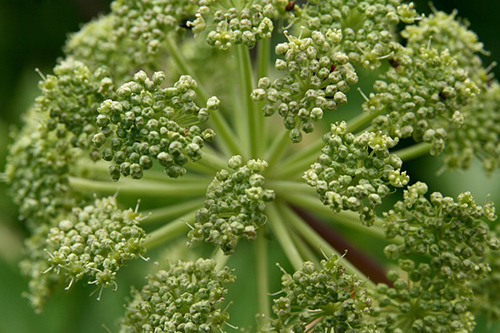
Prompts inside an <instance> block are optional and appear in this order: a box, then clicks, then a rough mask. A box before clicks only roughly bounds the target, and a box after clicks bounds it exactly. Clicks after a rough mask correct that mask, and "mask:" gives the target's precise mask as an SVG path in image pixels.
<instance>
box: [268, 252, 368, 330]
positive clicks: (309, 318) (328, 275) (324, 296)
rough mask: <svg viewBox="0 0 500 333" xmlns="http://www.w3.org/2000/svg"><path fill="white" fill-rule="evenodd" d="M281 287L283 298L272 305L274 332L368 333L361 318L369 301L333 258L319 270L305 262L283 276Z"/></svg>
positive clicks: (349, 275) (354, 277)
mask: <svg viewBox="0 0 500 333" xmlns="http://www.w3.org/2000/svg"><path fill="white" fill-rule="evenodd" d="M281 284H282V286H283V291H282V292H283V293H284V294H285V296H282V297H279V298H277V299H275V300H274V305H273V312H274V313H275V314H276V316H277V319H275V320H274V321H273V328H274V329H275V331H276V332H330V331H331V330H332V331H333V330H334V331H335V332H351V331H357V330H359V332H369V331H368V330H367V326H366V322H365V320H364V319H363V317H364V316H365V315H367V314H369V313H370V312H371V299H370V298H369V297H368V295H367V293H366V290H365V289H364V288H363V287H362V285H363V282H362V281H361V280H359V279H358V278H357V277H356V276H355V275H352V274H349V273H346V271H345V268H344V267H343V266H342V265H341V263H340V259H339V258H338V257H337V256H335V255H334V256H331V257H330V258H328V259H325V260H322V261H321V268H320V269H318V268H317V267H316V266H315V265H314V264H313V263H312V262H310V261H307V262H305V263H304V264H303V266H302V268H301V269H300V270H298V271H296V272H295V273H293V274H288V273H285V274H284V275H283V276H282V278H281ZM296 308H297V309H300V310H299V312H296V311H295V309H296Z"/></svg>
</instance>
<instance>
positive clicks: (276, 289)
mask: <svg viewBox="0 0 500 333" xmlns="http://www.w3.org/2000/svg"><path fill="white" fill-rule="evenodd" d="M64 51H65V57H64V58H62V59H60V60H59V61H58V63H57V65H56V67H55V68H54V70H53V72H52V73H43V74H42V73H41V76H42V78H41V80H40V84H39V86H40V96H39V97H38V98H37V99H36V100H35V101H34V103H33V106H32V107H31V109H30V110H29V111H28V113H27V114H26V117H25V123H24V127H23V128H22V129H20V130H19V131H18V133H17V136H16V139H15V141H14V143H13V144H12V145H11V148H10V154H9V157H8V164H7V168H6V171H5V179H6V180H7V182H8V183H9V185H10V188H11V193H12V196H13V198H14V201H15V202H16V204H18V205H19V216H20V219H21V220H22V221H23V222H24V223H25V224H26V226H27V228H28V229H29V231H30V236H29V238H28V239H26V241H25V249H26V251H25V258H24V259H23V261H22V262H21V270H22V272H23V273H24V274H25V276H26V277H27V278H28V280H29V289H28V290H27V292H26V295H27V298H28V299H29V301H30V303H31V304H32V306H33V308H34V309H35V310H36V311H42V310H43V307H44V304H45V303H46V302H47V301H49V298H50V297H51V295H53V294H54V293H55V292H56V291H57V290H60V289H65V290H66V291H67V292H71V289H72V288H73V286H74V285H75V284H79V283H83V284H89V285H92V286H93V287H92V289H89V290H90V292H92V293H94V292H95V293H96V295H97V296H96V298H97V299H101V298H102V297H112V292H111V290H114V289H116V288H118V287H120V288H130V287H131V286H121V285H120V286H119V285H118V284H117V275H119V274H121V272H120V270H121V268H123V267H124V266H125V265H129V266H132V267H131V268H132V269H133V266H134V260H146V261H147V260H150V259H151V260H150V262H151V264H150V266H151V270H150V271H149V272H144V276H145V278H146V276H147V278H146V280H145V281H144V285H143V286H134V287H133V288H132V292H131V297H130V299H129V300H128V301H127V304H126V305H125V311H124V315H123V317H122V318H121V319H119V320H118V319H117V323H118V325H119V327H115V330H120V331H122V332H220V331H222V332H225V331H233V330H237V329H238V327H240V328H242V329H243V328H245V329H247V330H250V331H259V332H471V331H473V330H474V326H475V321H476V317H477V316H478V315H485V316H488V318H489V320H491V321H495V320H498V319H500V296H499V294H498V293H497V292H496V291H497V290H499V288H500V279H499V277H498V274H499V271H498V270H499V268H500V263H499V261H498V256H499V253H498V250H499V249H500V241H499V238H498V237H499V235H498V230H499V228H498V227H497V226H496V224H494V222H493V221H495V219H496V216H495V209H494V204H493V203H492V202H484V203H482V204H480V203H476V201H475V199H474V198H473V196H472V194H471V193H470V192H468V191H467V189H463V193H462V194H460V195H458V196H457V197H456V198H452V197H448V196H446V195H445V194H442V193H439V192H433V193H429V190H428V186H427V185H426V184H425V183H424V181H423V180H421V179H410V176H411V175H409V174H408V172H407V171H406V170H407V167H406V166H407V165H408V164H409V163H412V162H411V161H412V159H414V158H416V157H419V156H424V155H429V154H430V155H432V156H435V158H436V159H439V160H440V161H441V162H440V163H442V165H443V170H445V171H446V170H451V169H466V168H468V167H470V165H471V161H472V160H473V159H478V160H479V161H480V162H481V163H482V165H483V167H484V171H485V172H486V173H493V172H496V169H497V167H498V166H499V161H500V112H499V106H500V85H499V83H498V82H497V80H496V79H495V78H494V77H493V75H492V73H491V72H490V70H491V66H488V64H486V66H485V64H483V61H482V59H481V57H480V56H481V55H482V54H483V53H485V51H484V49H483V45H482V44H481V43H480V42H479V41H478V38H477V36H476V35H475V34H474V33H473V32H472V31H470V30H469V29H468V26H467V24H465V23H464V22H463V21H462V20H461V19H459V18H458V17H457V14H456V13H453V14H445V13H443V12H438V11H434V12H433V13H432V14H430V15H429V16H425V15H422V14H419V13H418V12H417V9H416V8H415V6H414V5H413V3H405V2H403V1H402V0H327V1H316V0H311V1H308V2H304V3H302V2H301V3H299V2H297V3H295V2H293V1H284V0H273V1H271V0H254V1H216V0H199V1H195V0H140V1H138V0H135V1H134V0H115V1H114V2H113V3H112V5H111V12H110V13H109V14H107V15H105V16H102V17H100V18H98V19H96V20H94V21H92V22H90V23H87V24H86V25H84V26H83V27H82V29H81V31H80V32H77V33H75V34H73V35H71V36H70V37H69V40H68V42H67V44H66V46H65V48H64ZM371 78H376V79H374V80H373V79H371ZM370 80H372V81H371V82H373V84H371V87H369V88H366V86H365V88H363V90H362V91H361V89H359V84H360V82H365V81H366V82H370ZM353 88H358V90H359V93H360V94H361V95H362V96H363V102H362V103H360V104H356V103H354V102H352V101H351V99H352V96H353V93H354V94H358V92H357V91H356V89H353ZM337 226H341V227H342V228H340V230H343V231H344V232H347V233H348V236H350V237H347V238H348V239H351V241H350V242H352V240H356V239H366V236H369V237H372V238H373V239H374V242H376V243H379V244H382V246H383V248H384V250H383V253H382V254H381V256H380V257H383V258H385V261H384V262H383V263H381V264H380V265H375V266H366V265H364V264H360V262H359V261H357V260H356V257H355V256H351V254H350V251H347V252H346V248H347V247H349V248H351V247H352V246H354V247H356V244H352V245H350V246H346V245H345V242H346V241H345V239H344V236H345V235H344V236H343V235H341V234H340V231H338V230H339V229H337V228H336V227H337ZM321 228H323V229H321ZM325 228H326V229H325ZM320 230H327V231H326V232H321V231H320ZM334 230H335V231H334ZM332 233H333V234H334V236H335V237H329V234H332ZM358 235H363V236H364V238H363V237H357V236H358ZM179 239H180V240H181V242H180V243H179V241H178V240H179ZM179 244H180V245H179ZM357 245H361V244H357ZM242 247H250V248H252V249H253V251H254V257H255V258H254V260H253V261H252V262H248V263H245V264H244V265H245V266H248V267H253V266H252V265H254V267H253V268H252V269H249V271H248V272H240V271H238V270H235V269H233V268H232V263H233V262H234V261H233V260H238V261H239V260H242V259H241V258H242V257H241V251H242V250H241V248H242ZM161 248H167V249H168V253H167V254H165V253H166V252H161V251H156V249H161ZM271 249H273V250H272V251H277V252H279V253H282V254H283V255H284V261H283V262H280V263H278V267H276V266H275V264H276V263H275V262H273V261H272V260H271V259H270V257H271V253H270V251H271ZM176 253H178V254H183V255H179V256H178V257H176V256H175V254H176ZM186 253H189V254H186ZM358 256H359V255H358ZM155 262H156V263H157V264H156V265H155V264H154V263H155ZM250 274H252V275H250ZM253 274H254V275H253ZM249 276H250V278H251V279H254V280H255V286H256V287H255V290H254V293H253V294H254V295H255V297H256V299H257V301H256V302H257V313H248V317H249V318H257V320H255V321H254V319H249V320H247V321H246V322H245V324H243V325H242V324H241V323H238V322H235V321H233V320H232V319H231V313H232V311H234V310H233V309H241V308H239V307H238V303H241V302H245V300H242V299H238V298H237V297H234V296H233V295H232V289H231V288H232V287H231V285H232V284H234V283H237V281H238V280H239V279H248V278H249ZM275 281H277V282H276V283H275ZM109 287H111V288H109ZM233 291H234V290H233ZM90 292H89V293H90ZM233 313H234V312H233ZM249 322H253V324H251V327H243V326H245V325H248V323H249Z"/></svg>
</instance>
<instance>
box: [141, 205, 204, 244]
mask: <svg viewBox="0 0 500 333" xmlns="http://www.w3.org/2000/svg"><path fill="white" fill-rule="evenodd" d="M195 212H196V210H194V211H191V212H189V213H187V214H185V215H183V216H181V217H179V218H178V219H176V220H174V221H172V222H170V223H169V224H167V225H165V226H163V227H161V228H158V229H156V230H155V231H153V232H151V233H150V234H149V235H148V237H147V238H146V241H145V242H144V246H146V248H147V249H148V250H149V249H151V248H153V247H155V246H157V245H159V244H162V243H164V242H166V241H167V240H170V239H172V238H175V237H177V236H179V235H181V234H184V235H185V234H187V232H188V231H189V225H188V224H189V223H193V222H194V214H195Z"/></svg>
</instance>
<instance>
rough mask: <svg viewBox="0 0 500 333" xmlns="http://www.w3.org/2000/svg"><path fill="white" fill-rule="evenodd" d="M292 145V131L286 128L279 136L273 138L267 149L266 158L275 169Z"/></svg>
mask: <svg viewBox="0 0 500 333" xmlns="http://www.w3.org/2000/svg"><path fill="white" fill-rule="evenodd" d="M289 145H290V131H289V130H286V129H284V130H283V131H281V133H280V134H279V136H278V137H277V138H276V139H274V140H273V142H272V143H271V146H270V147H269V149H267V151H266V154H265V155H264V159H265V160H266V161H267V163H269V165H270V166H271V168H273V169H274V167H275V166H276V164H277V163H278V161H279V160H280V159H281V157H282V156H283V154H284V153H285V151H286V149H287V148H288V147H289Z"/></svg>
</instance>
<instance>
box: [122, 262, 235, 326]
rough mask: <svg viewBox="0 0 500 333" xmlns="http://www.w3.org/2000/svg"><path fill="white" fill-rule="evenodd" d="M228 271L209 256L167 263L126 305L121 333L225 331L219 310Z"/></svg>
mask: <svg viewBox="0 0 500 333" xmlns="http://www.w3.org/2000/svg"><path fill="white" fill-rule="evenodd" d="M234 281H235V277H234V275H232V274H231V271H230V270H229V269H228V268H227V267H224V268H223V269H221V270H217V269H216V263H215V261H213V260H210V259H198V260H197V261H196V262H182V261H179V262H177V263H176V264H171V265H170V268H169V269H168V270H160V271H158V272H157V273H156V274H155V275H153V276H149V277H148V283H147V284H146V285H145V286H144V287H143V288H142V290H141V291H134V298H133V300H132V302H131V303H130V304H128V305H127V312H126V314H125V317H124V318H122V320H121V332H123V333H125V332H145V333H153V332H213V333H215V332H225V331H224V324H225V322H226V321H227V320H228V319H229V314H228V313H227V312H226V311H225V310H223V309H222V305H223V303H224V296H225V295H226V293H227V289H226V285H228V284H231V283H233V282H234Z"/></svg>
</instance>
